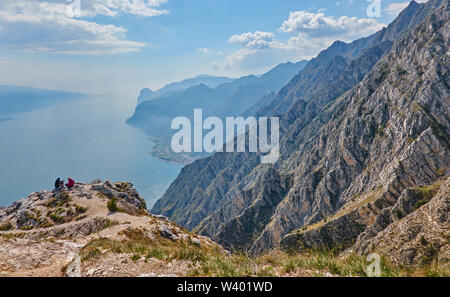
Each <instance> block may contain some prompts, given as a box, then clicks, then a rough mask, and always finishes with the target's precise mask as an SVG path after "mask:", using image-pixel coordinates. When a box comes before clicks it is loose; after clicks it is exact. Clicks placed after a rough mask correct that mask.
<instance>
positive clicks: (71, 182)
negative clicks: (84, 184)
mask: <svg viewBox="0 0 450 297" xmlns="http://www.w3.org/2000/svg"><path fill="white" fill-rule="evenodd" d="M67 180H68V182H67V184H66V187H67V189H68V190H69V191H70V190H72V189H73V187H74V186H75V181H74V180H73V179H71V178H70V177H69V178H68V179H67Z"/></svg>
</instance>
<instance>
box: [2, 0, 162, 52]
mask: <svg viewBox="0 0 450 297" xmlns="http://www.w3.org/2000/svg"><path fill="white" fill-rule="evenodd" d="M166 2H167V0H150V1H148V2H144V1H143V0H90V1H81V2H80V4H81V7H80V8H81V10H80V17H79V18H76V17H75V18H72V17H71V15H70V14H69V13H68V9H69V5H70V4H71V2H68V1H66V0H45V1H37V0H1V1H0V27H2V28H3V30H1V31H0V47H3V48H12V49H23V50H31V51H41V52H51V53H61V54H84V55H100V54H117V53H127V52H135V51H139V50H140V49H141V48H142V47H144V46H146V44H145V43H142V42H136V41H130V40H127V38H126V33H127V29H125V28H124V27H120V26H116V25H111V24H98V23H96V22H94V21H92V20H89V19H90V18H93V17H96V16H99V15H102V16H106V17H116V16H118V15H119V14H121V13H124V14H132V15H139V16H142V17H151V16H157V15H162V14H166V13H168V11H166V10H164V9H160V8H159V7H160V5H162V4H163V3H166ZM72 3H74V2H72Z"/></svg>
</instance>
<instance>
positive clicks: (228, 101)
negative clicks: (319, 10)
mask: <svg viewBox="0 0 450 297" xmlns="http://www.w3.org/2000/svg"><path fill="white" fill-rule="evenodd" d="M306 64H307V61H301V62H298V63H290V62H288V63H284V64H280V65H278V66H276V67H274V68H273V69H271V70H270V71H268V72H267V73H264V74H263V75H261V76H256V75H249V76H245V77H241V78H239V79H235V80H232V81H229V82H226V83H222V84H220V85H218V86H216V87H215V88H211V87H210V86H208V85H206V84H205V83H201V84H198V85H195V86H193V87H190V88H188V89H186V90H184V91H181V92H175V93H172V94H171V93H170V92H169V93H166V94H165V95H162V96H160V97H158V98H154V99H152V100H149V101H143V102H142V103H140V104H139V105H138V106H137V108H136V110H135V112H134V114H133V116H132V117H131V118H130V119H128V120H127V123H128V124H130V125H133V126H136V127H139V128H141V129H142V130H144V131H145V132H146V133H147V134H148V135H149V136H150V137H152V138H153V140H154V141H155V142H156V143H158V145H157V146H155V148H154V150H153V152H154V155H155V156H157V157H159V158H161V159H166V160H171V161H177V162H178V161H181V162H183V163H186V162H190V161H191V160H192V159H191V158H188V159H187V160H178V159H177V160H175V159H173V158H172V157H173V155H172V154H171V153H170V151H171V150H170V148H169V147H168V146H169V143H170V138H171V136H172V135H173V133H174V131H172V130H171V129H170V126H171V122H172V120H173V119H174V118H175V117H179V116H185V117H188V118H190V119H192V118H193V112H194V109H195V108H201V109H203V115H204V117H208V116H216V117H226V116H238V115H241V114H245V113H248V112H249V109H250V110H251V108H252V107H253V106H254V105H255V104H257V103H261V100H263V99H264V98H267V96H270V94H272V95H273V94H275V93H276V92H278V91H279V90H280V89H281V88H282V87H283V86H284V85H286V84H287V83H288V82H289V81H290V80H291V79H292V78H293V77H294V76H295V75H296V74H297V73H298V72H300V71H301V70H302V69H303V68H304V67H305V65H306ZM204 78H208V79H212V77H206V76H202V77H199V78H197V79H190V80H186V81H184V82H185V83H183V85H187V84H188V83H193V82H196V81H197V80H198V79H204ZM220 79H224V78H220ZM220 79H219V80H220ZM187 82H188V83H187ZM215 82H216V83H217V80H215ZM175 85H176V84H175ZM178 85H180V84H178ZM146 94H148V95H150V97H151V94H152V93H151V92H149V91H147V90H143V91H142V92H141V96H142V97H145V98H150V97H146ZM139 101H142V99H140V100H139ZM266 101H267V100H266ZM193 156H194V155H193ZM199 156H203V155H195V157H199ZM178 157H179V155H178ZM191 157H192V156H191Z"/></svg>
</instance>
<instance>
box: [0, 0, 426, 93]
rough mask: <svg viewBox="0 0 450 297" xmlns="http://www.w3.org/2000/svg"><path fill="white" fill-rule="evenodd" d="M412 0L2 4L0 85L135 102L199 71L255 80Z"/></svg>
mask: <svg viewBox="0 0 450 297" xmlns="http://www.w3.org/2000/svg"><path fill="white" fill-rule="evenodd" d="M417 2H425V0H420V1H417ZM408 3H409V1H402V0H339V1H330V0H317V1H311V0H309V1H307V0H278V1H274V0H0V85H26V86H31V87H38V88H45V89H57V90H67V91H75V92H83V93H87V94H102V95H133V96H134V95H136V96H137V94H138V93H139V90H140V89H142V88H145V87H149V88H152V89H158V88H160V87H162V86H164V85H165V84H167V83H170V82H174V81H179V80H182V79H185V78H188V77H194V76H196V75H199V74H210V75H216V76H229V77H240V76H244V75H248V74H261V73H264V72H265V71H267V70H269V69H270V68H272V67H274V66H275V65H277V64H279V63H284V62H288V61H291V62H297V61H300V60H303V59H311V58H313V57H314V56H316V55H317V54H318V53H319V52H320V51H321V50H323V49H325V48H326V47H328V46H329V45H331V43H332V42H334V41H335V40H341V41H345V42H349V41H352V40H355V39H358V38H361V37H364V36H368V35H370V34H372V33H374V32H376V31H377V30H379V29H381V28H382V27H383V26H386V25H387V24H389V23H390V22H391V21H392V20H393V19H394V18H395V17H396V16H397V15H398V13H399V12H400V11H401V10H402V9H404V8H405V7H406V6H407V5H408Z"/></svg>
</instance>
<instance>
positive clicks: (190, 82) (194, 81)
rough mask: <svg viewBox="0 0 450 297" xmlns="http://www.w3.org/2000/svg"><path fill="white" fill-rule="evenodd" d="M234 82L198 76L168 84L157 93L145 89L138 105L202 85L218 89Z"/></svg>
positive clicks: (208, 76) (230, 79)
mask: <svg viewBox="0 0 450 297" xmlns="http://www.w3.org/2000/svg"><path fill="white" fill-rule="evenodd" d="M233 80H234V78H229V77H220V76H211V75H208V74H202V75H198V76H196V77H194V78H188V79H185V80H182V81H180V82H175V83H171V84H168V85H166V86H165V87H163V88H161V89H159V90H157V91H153V90H150V89H143V90H142V91H141V94H140V95H139V98H138V102H137V104H138V105H139V104H141V103H142V102H144V101H149V100H152V99H155V98H158V97H161V96H170V95H173V94H175V93H179V92H182V91H184V90H186V89H189V88H191V87H194V86H198V85H201V84H204V85H206V86H208V87H209V88H212V89H214V88H215V87H217V86H218V85H220V84H223V83H227V82H231V81H233Z"/></svg>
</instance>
